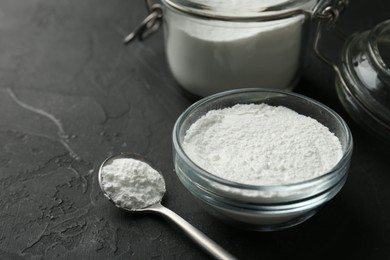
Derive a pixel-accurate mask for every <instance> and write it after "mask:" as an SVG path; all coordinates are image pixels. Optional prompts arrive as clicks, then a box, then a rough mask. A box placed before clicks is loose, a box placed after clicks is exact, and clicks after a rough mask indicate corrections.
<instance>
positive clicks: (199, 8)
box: [162, 0, 319, 20]
mask: <svg viewBox="0 0 390 260" xmlns="http://www.w3.org/2000/svg"><path fill="white" fill-rule="evenodd" d="M318 1H319V0H293V1H292V0H245V1H243V0H162V2H163V3H164V4H165V5H166V6H169V7H172V8H174V9H176V10H179V11H182V12H185V13H189V14H193V15H198V16H204V17H208V18H212V19H223V20H234V19H236V20H240V19H243V20H247V19H255V18H261V17H269V16H281V15H285V16H286V15H288V14H289V13H294V12H295V11H309V10H312V9H313V8H314V6H315V5H316V4H317V2H318Z"/></svg>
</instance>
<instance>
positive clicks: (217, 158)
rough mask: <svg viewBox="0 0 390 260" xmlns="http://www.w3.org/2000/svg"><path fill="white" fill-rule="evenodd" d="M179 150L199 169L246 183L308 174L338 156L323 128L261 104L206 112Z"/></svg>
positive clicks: (318, 171)
mask: <svg viewBox="0 0 390 260" xmlns="http://www.w3.org/2000/svg"><path fill="white" fill-rule="evenodd" d="M183 149H184V151H185V153H186V154H187V155H188V156H189V158H190V159H191V160H192V161H193V162H194V163H196V164H197V165H198V166H200V167H201V168H203V169H204V170H206V171H208V172H210V173H212V174H214V175H217V176H219V177H221V178H224V179H227V180H230V181H234V182H238V183H243V184H250V185H283V184H291V183H297V182H301V181H305V180H308V179H312V178H315V177H317V176H320V175H322V174H324V173H326V172H328V171H329V170H330V169H332V168H333V167H334V166H335V165H336V164H337V163H338V162H339V160H340V159H341V157H342V148H341V144H340V141H339V140H338V138H337V137H336V136H335V135H334V134H333V133H331V132H330V131H329V129H328V128H327V127H325V126H324V125H322V124H321V123H319V122H318V121H316V120H315V119H313V118H310V117H307V116H304V115H300V114H298V113H297V112H295V111H293V110H291V109H289V108H286V107H282V106H277V107H275V106H269V105H266V104H238V105H235V106H233V107H229V108H224V109H220V110H212V111H209V112H208V113H207V114H205V115H204V116H202V117H201V118H199V119H198V120H197V121H196V122H195V123H194V124H193V125H192V126H191V127H190V128H189V129H188V130H187V132H186V135H185V138H184V141H183Z"/></svg>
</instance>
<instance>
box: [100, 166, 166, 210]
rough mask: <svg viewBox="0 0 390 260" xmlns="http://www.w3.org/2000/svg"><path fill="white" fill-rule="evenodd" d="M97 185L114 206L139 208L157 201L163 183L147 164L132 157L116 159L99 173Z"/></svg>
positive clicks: (161, 191) (162, 194) (160, 195)
mask: <svg viewBox="0 0 390 260" xmlns="http://www.w3.org/2000/svg"><path fill="white" fill-rule="evenodd" d="M101 184H102V187H103V189H104V191H106V193H107V195H109V197H110V198H111V199H112V200H113V201H114V203H115V204H117V205H119V206H121V207H123V208H126V209H141V208H145V207H147V206H150V205H153V204H155V203H158V202H160V201H161V198H162V197H163V196H164V193H165V181H164V178H163V177H162V176H161V174H160V173H159V172H158V171H156V170H155V169H153V168H152V167H151V166H150V165H149V164H147V163H145V162H142V161H139V160H135V159H132V158H116V159H113V160H112V161H111V162H110V163H108V164H106V165H105V166H104V167H103V168H102V170H101Z"/></svg>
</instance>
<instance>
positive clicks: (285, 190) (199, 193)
mask: <svg viewBox="0 0 390 260" xmlns="http://www.w3.org/2000/svg"><path fill="white" fill-rule="evenodd" d="M251 103H255V104H259V103H266V104H268V105H271V106H284V107H288V108H290V109H292V110H295V111H296V112H298V113H299V114H302V115H306V116H309V117H311V118H314V119H316V120H317V121H318V122H320V123H321V124H323V125H325V126H326V127H328V128H329V130H330V131H331V132H333V133H334V134H335V135H336V136H337V137H338V138H339V140H340V143H341V146H342V150H343V156H342V158H341V160H340V161H339V162H338V163H337V165H336V166H334V168H333V169H331V170H330V171H329V172H327V173H325V174H323V175H321V176H319V177H316V178H314V179H310V180H307V181H303V182H299V183H294V184H288V185H269V186H257V185H246V184H241V183H236V182H232V181H228V180H226V179H223V178H220V177H217V176H215V175H213V174H211V173H210V172H207V171H205V170H203V169H202V168H200V167H199V166H198V165H196V164H195V163H194V162H193V161H192V160H191V159H190V158H189V157H188V156H187V155H186V153H185V152H184V150H183V147H182V143H183V139H184V136H185V134H186V131H187V129H188V128H189V127H190V126H191V125H192V124H193V123H194V122H195V121H196V120H197V119H199V118H200V117H201V116H203V115H204V114H206V113H207V112H208V111H210V110H214V109H221V108H225V107H231V106H233V105H235V104H251ZM172 137H173V159H174V165H175V171H176V174H177V176H178V178H179V179H180V181H181V182H182V184H183V185H184V186H185V187H186V188H187V189H188V190H189V191H190V193H191V194H193V195H194V197H195V198H196V199H197V200H198V201H200V204H201V205H202V206H204V208H205V209H206V210H208V212H210V213H211V214H212V215H214V216H216V217H218V218H220V219H221V220H223V221H225V222H228V223H231V224H232V225H234V226H236V227H239V228H243V229H250V230H259V231H272V230H278V229H283V228H287V227H290V226H294V225H296V224H299V223H301V222H303V221H305V220H306V219H308V218H309V217H311V216H313V215H314V214H315V213H316V212H317V211H318V209H319V208H320V207H321V206H322V205H323V204H324V203H325V202H327V201H329V200H330V199H331V198H333V197H334V196H335V195H336V194H337V193H338V192H339V191H340V189H341V188H342V187H343V185H344V183H345V181H346V179H347V175H348V170H349V165H350V161H351V155H352V150H353V141H352V135H351V132H350V130H349V128H348V126H347V125H346V123H345V122H344V120H343V119H342V118H341V117H340V116H339V115H338V114H336V113H335V112H334V111H333V110H331V109H330V108H328V107H326V106H324V105H323V104H321V103H319V102H317V101H315V100H313V99H310V98H307V97H305V96H302V95H298V94H294V93H291V92H284V91H277V90H268V89H239V90H232V91H226V92H222V93H219V94H215V95H212V96H209V97H206V98H204V99H202V100H200V101H198V102H196V103H194V104H193V105H192V106H190V107H189V108H188V109H187V110H186V111H185V112H184V113H183V114H182V115H181V116H180V117H179V118H178V119H177V121H176V123H175V126H174V129H173V135H172Z"/></svg>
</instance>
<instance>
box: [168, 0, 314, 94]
mask: <svg viewBox="0 0 390 260" xmlns="http://www.w3.org/2000/svg"><path fill="white" fill-rule="evenodd" d="M225 2H226V1H219V2H218V3H216V5H217V4H218V6H216V7H218V8H219V9H220V8H225V9H228V10H232V12H233V11H234V10H241V9H245V8H247V7H246V6H247V5H246V1H233V2H234V5H232V2H231V1H228V2H226V3H225ZM258 2H259V1H258ZM260 2H261V1H260ZM223 3H225V4H223ZM233 7H236V8H233ZM164 18H165V20H166V36H165V39H166V53H167V60H168V64H169V67H170V70H171V71H172V74H173V75H174V77H175V79H176V80H177V82H178V83H179V84H180V85H181V86H182V87H183V88H184V89H186V90H187V91H189V92H191V93H192V94H195V95H198V96H207V95H210V94H214V93H217V92H221V91H224V90H229V89H233V88H237V87H239V88H250V87H266V88H274V89H282V90H289V89H292V88H293V87H294V85H295V83H296V80H297V78H298V76H299V68H300V65H301V64H300V63H301V62H302V61H301V56H302V55H301V51H304V50H303V48H302V37H303V32H302V31H303V29H302V28H303V23H304V21H305V19H306V18H305V17H304V16H303V15H297V16H293V17H289V18H285V19H280V20H276V21H267V22H241V23H240V22H229V21H218V20H206V19H204V20H202V19H195V18H192V17H189V16H186V15H182V14H178V13H176V12H174V11H171V10H170V9H169V8H168V9H167V15H166V16H165V17H164Z"/></svg>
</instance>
